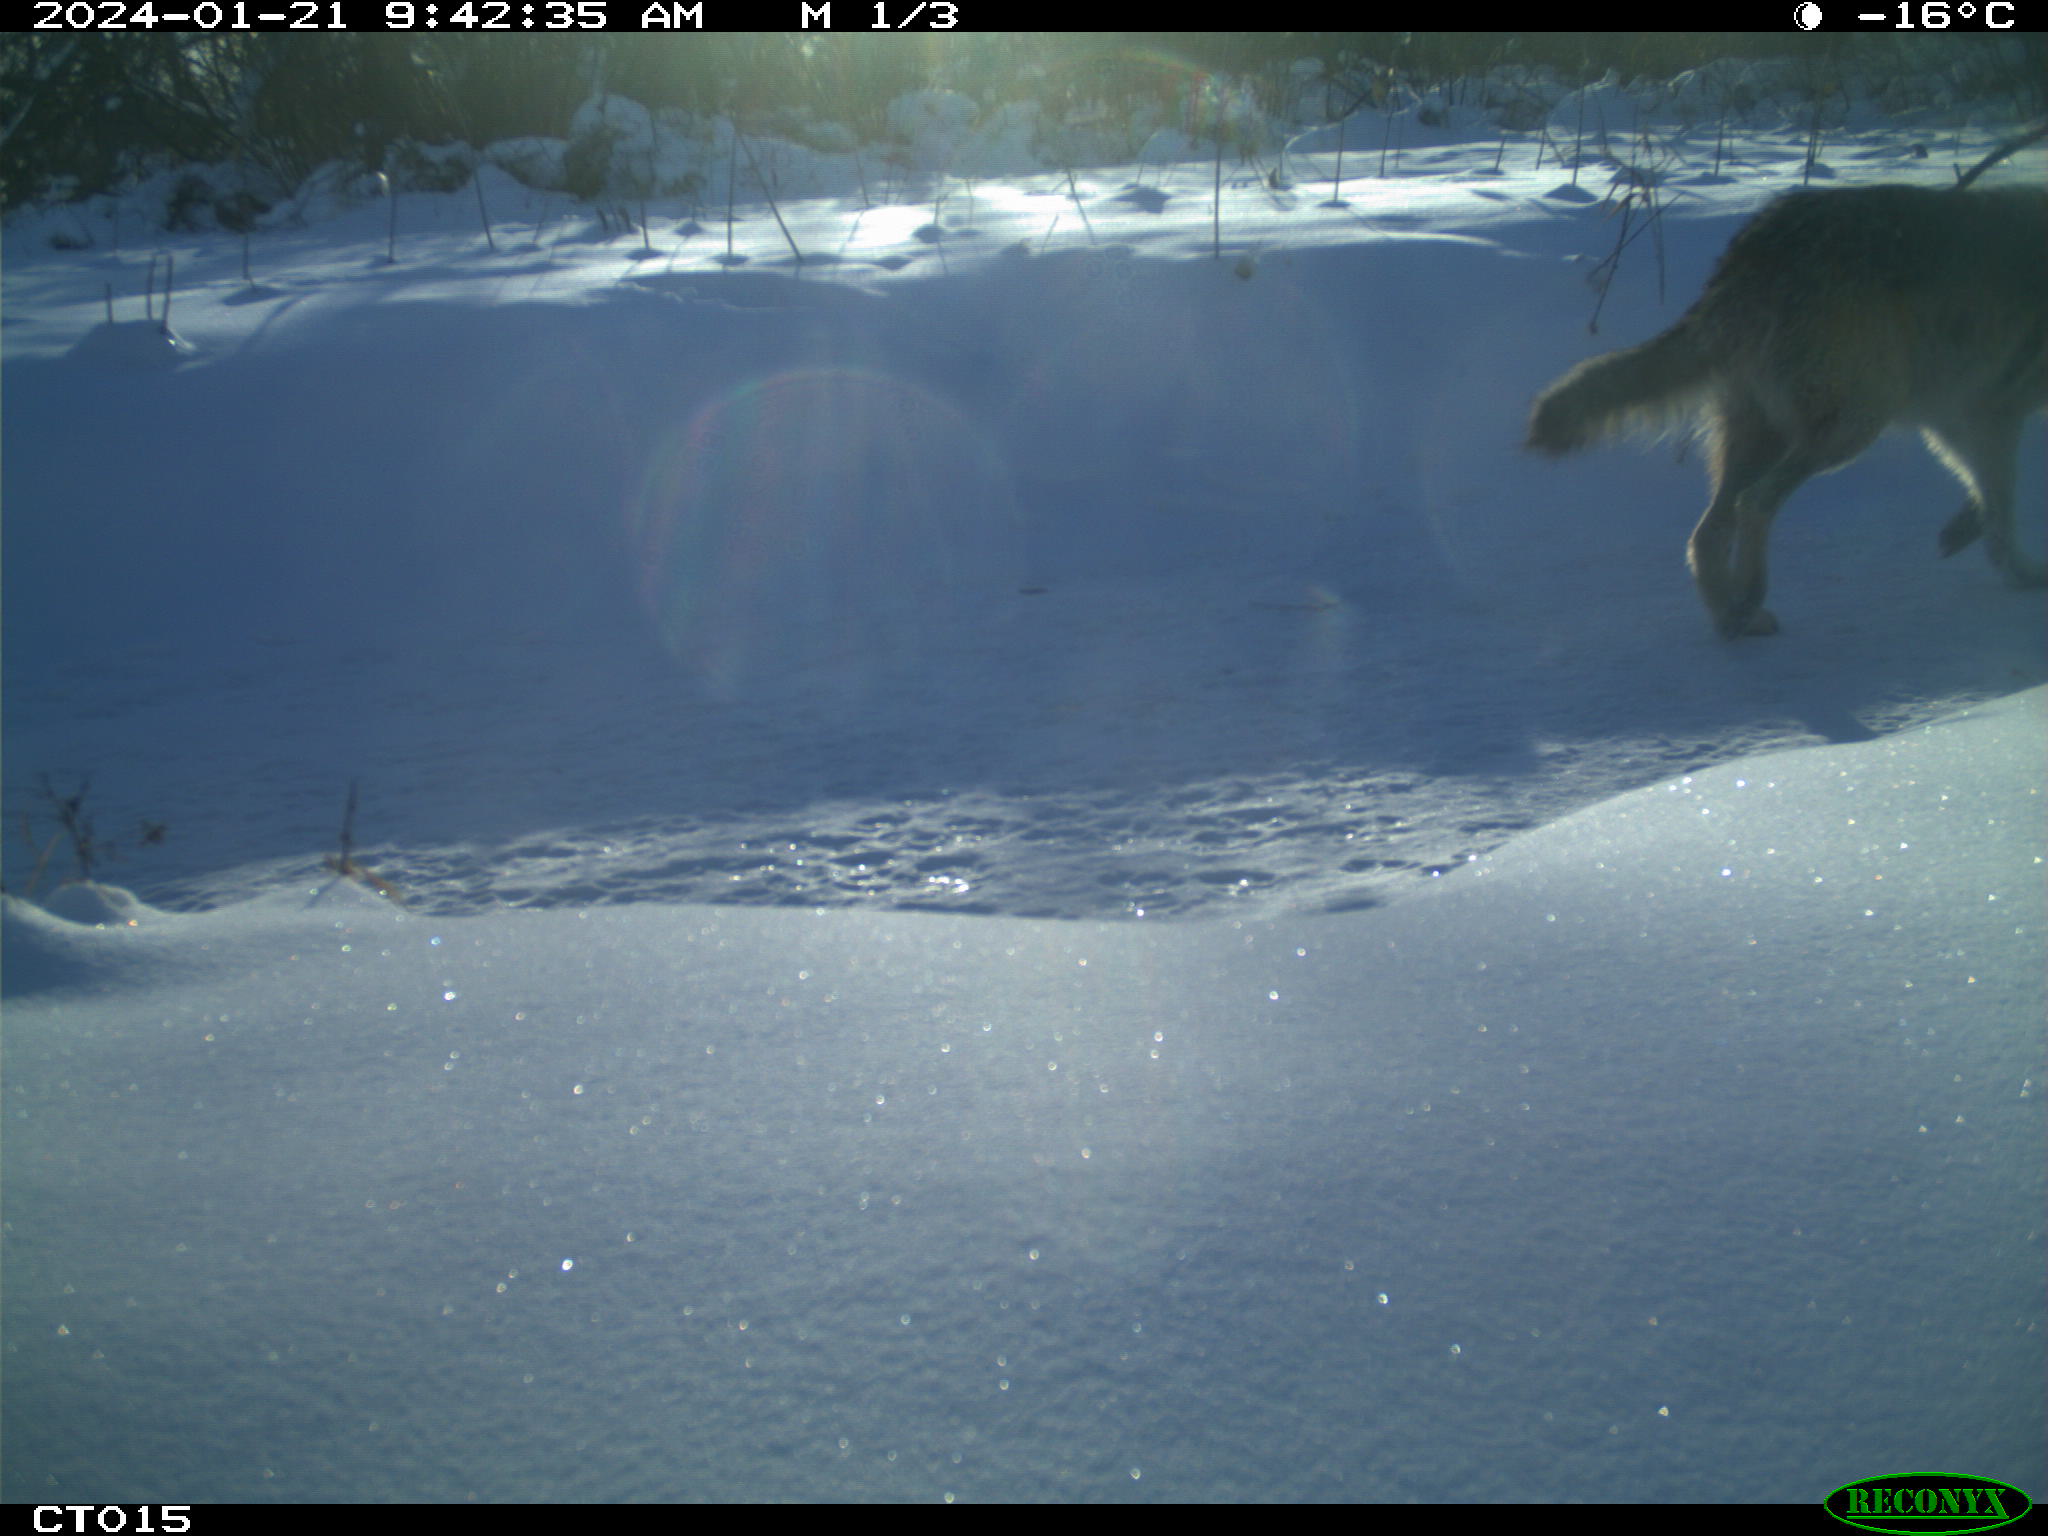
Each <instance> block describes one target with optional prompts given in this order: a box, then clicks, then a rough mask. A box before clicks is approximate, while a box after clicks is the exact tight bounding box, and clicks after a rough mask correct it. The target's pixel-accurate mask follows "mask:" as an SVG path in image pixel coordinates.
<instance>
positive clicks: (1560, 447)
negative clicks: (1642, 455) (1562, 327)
mask: <svg viewBox="0 0 2048 1536" xmlns="http://www.w3.org/2000/svg"><path fill="white" fill-rule="evenodd" d="M1713 382H1714V362H1713V359H1712V358H1711V357H1709V356H1708V354H1707V351H1706V349H1705V347H1704V346H1703V345H1702V337H1701V327H1700V326H1699V324H1698V323H1697V322H1696V321H1695V319H1694V317H1693V316H1692V315H1687V316H1686V317H1685V318H1684V319H1682V320H1680V321H1679V322H1678V324H1676V325H1674V326H1673V327H1672V328H1671V329H1670V330H1668V331H1666V332H1665V333H1664V334H1663V335H1662V336H1659V337H1657V338H1656V339H1655V340H1652V341H1646V342H1644V343H1643V344H1642V345H1641V346H1639V347H1630V348H1628V349H1626V350H1625V351H1621V352H1610V353H1608V354H1607V355H1606V356H1604V357H1595V358H1591V359H1589V360H1587V361H1586V362H1583V363H1581V364H1579V366H1578V367H1576V368H1574V369H1573V370H1572V371H1571V372H1570V373H1567V374H1566V375H1565V376H1564V377H1563V378H1561V379H1559V380H1558V381H1557V382H1556V383H1555V384H1553V385H1551V386H1550V388H1548V389H1546V390H1544V391H1543V393H1542V394H1540V395H1538V396H1537V397H1536V404H1535V407H1534V409H1532V410H1531V411H1530V413H1529V438H1528V446H1529V447H1531V448H1533V449H1535V450H1536V451H1537V452H1539V453H1570V452H1572V451H1573V450H1574V449H1578V448H1583V447H1585V446H1586V445H1587V444H1588V443H1591V442H1594V441H1596V440H1598V439H1600V438H1603V437H1609V436H1612V435H1614V434H1616V433H1619V432H1630V431H1643V432H1652V433H1655V432H1663V431H1669V430H1670V429H1672V428H1673V427H1678V426H1683V425H1687V424H1689V423H1690V422H1691V421H1692V420H1693V419H1694V418H1695V417H1696V416H1697V415H1698V412H1699V408H1700V406H1701V405H1702V404H1703V403H1704V402H1705V400H1706V397H1707V395H1708V394H1709V393H1710V391H1711V389H1712V386H1713Z"/></svg>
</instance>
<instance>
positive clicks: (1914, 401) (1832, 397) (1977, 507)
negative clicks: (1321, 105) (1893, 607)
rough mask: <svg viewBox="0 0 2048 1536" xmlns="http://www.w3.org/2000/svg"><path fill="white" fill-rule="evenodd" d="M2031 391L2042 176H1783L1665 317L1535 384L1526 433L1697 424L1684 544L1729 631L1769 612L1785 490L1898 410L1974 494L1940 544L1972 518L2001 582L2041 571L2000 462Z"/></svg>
mask: <svg viewBox="0 0 2048 1536" xmlns="http://www.w3.org/2000/svg"><path fill="white" fill-rule="evenodd" d="M2044 405H2048V189H2044V188H2040V187H2032V186H2025V187H2010V188H2002V189H1996V190H1988V191H1987V190H1972V191H1963V190H1960V189H1955V188H1951V189H1947V190H1934V189H1930V188H1922V187H1904V186H1879V187H1857V188H1844V189H1839V190H1830V191H1820V192H1792V193H1788V194H1786V195H1785V196H1783V197H1780V198H1778V199H1777V200H1776V201H1774V202H1772V203H1770V204H1769V205H1768V206H1767V207H1765V208H1764V210H1763V211H1762V212H1761V213H1759V214H1758V215H1757V216H1756V217H1755V218H1754V219H1752V220H1751V221H1750V222H1749V224H1748V225H1746V226H1745V227H1744V228H1743V229H1742V230H1741V232H1740V233H1738V234H1737V235H1736V237H1735V238H1734V240H1733V241H1731V242H1730V243H1729V246H1728V249H1727V250H1726V251H1725V252H1724V253H1723V254H1722V256H1721V260H1720V263H1719V265H1717V266H1716V267H1715V269H1714V275H1713V276H1712V277H1711V278H1710V279H1709V280H1708V282H1707V286H1706V290H1705V292H1703V293H1702V294H1701V295H1700V298H1699V302H1698V303H1696V304H1694V305H1693V307H1692V308H1691V309H1690V310H1688V311H1687V312H1686V313H1685V315H1684V316H1683V317H1682V318H1681V319H1680V320H1679V322H1678V323H1677V324H1676V325H1674V326H1672V327H1671V329H1670V330H1668V331H1666V332H1665V333H1664V334H1663V335H1661V336H1659V337H1657V338H1655V339H1654V340H1652V341H1648V342H1645V343H1644V344H1643V345H1641V346H1639V347H1631V348H1629V349H1628V350H1627V351H1623V352H1610V353H1608V354H1607V355H1606V356H1604V357H1596V358H1593V359H1591V360H1590V361H1588V362H1584V363H1581V364H1579V366H1578V367H1576V368H1574V369H1572V370H1571V372H1569V373H1567V374H1565V375H1564V376H1563V377H1562V378H1560V379H1559V380H1558V381H1557V382H1556V383H1554V384H1552V385H1551V386H1550V387H1549V388H1548V389H1546V390H1544V391H1543V393H1542V394H1541V395H1539V396H1537V398H1536V404H1535V408H1534V409H1533V411H1532V412H1531V414H1530V417H1529V438H1528V446H1529V447H1531V448H1533V449H1536V450H1538V451H1539V452H1543V453H1550V454H1562V453H1570V452H1572V451H1573V450H1575V449H1578V448H1583V447H1585V446H1586V445H1587V444H1589V443H1591V442H1593V441H1595V440H1596V439H1599V438H1602V437H1606V436H1609V435H1611V434H1614V433H1616V432H1623V431H1631V430H1637V431H1641V430H1648V431H1653V432H1654V431H1663V430H1670V429H1671V428H1673V427H1684V426H1691V427H1693V428H1695V429H1696V430H1697V431H1698V432H1699V433H1700V435H1701V437H1702V438H1703V439H1704V441H1705V444H1706V448H1707V468H1708V473H1709V475H1710V476H1711V479H1712V487H1713V492H1712V500H1711V501H1710V502H1709V504H1708V506H1707V510H1706V514H1705V515H1704V516H1703V517H1702V518H1701V519H1700V521H1699V526H1698V527H1696V528H1694V529H1693V533H1692V539H1691V541H1690V542H1689V544H1688V545H1687V548H1686V559H1687V563H1688V564H1689V565H1690V567H1691V568H1692V577H1693V582H1694V585H1695V586H1697V587H1698V589H1699V594H1700V600H1701V601H1702V602H1704V603H1705V604H1706V608H1707V612H1708V614H1709V615H1711V616H1712V618H1713V621H1714V624H1715V626H1716V628H1718V629H1719V630H1720V632H1721V633H1722V634H1723V635H1726V636H1728V637H1730V638H1733V637H1734V636H1737V635H1767V634H1771V633H1773V632H1775V631H1776V629H1777V627H1778V623H1777V620H1776V619H1775V618H1773V617H1772V616H1771V614H1770V613H1769V611H1767V610H1766V609H1765V608H1764V606H1763V598H1764V590H1765V585H1766V581H1767V572H1766V569H1765V564H1766V545H1767V543H1768V542H1769V539H1770V531H1771V520H1772V518H1774V517H1775V516H1776V515H1777V512H1778V508H1779V506H1780V505H1782V504H1783V502H1784V500H1785V498H1786V497H1787V496H1789V495H1791V494H1792V492H1793V491H1795V490H1797V489H1798V488H1799V487H1800V486H1801V485H1803V484H1804V483H1805V482H1806V481H1807V480H1809V479H1811V478H1812V477H1813V476H1815V475H1819V474H1825V473H1826V472H1828V471H1829V470H1834V469H1840V468H1841V467H1842V466H1843V465H1845V464H1847V463H1849V462H1850V461H1851V460H1852V459H1854V458H1856V457H1857V456H1858V455H1859V454H1861V453H1862V452H1863V451H1864V449H1866V448H1868V447H1869V446H1870V445H1871V443H1872V442H1874V441H1875V440H1876V439H1877V436H1878V434H1879V433H1880V432H1882V431H1883V430H1884V429H1885V428H1886V427H1887V426H1892V425H1903V426H1912V427H1917V428H1919V430H1920V432H1921V434H1922V436H1924V437H1925V438H1926V440H1927V445H1928V447H1929V448H1931V449H1932V450H1933V451H1934V453H1935V455H1936V457H1938V458H1939V459H1940V460H1941V461H1942V462H1943V463H1944V464H1946V465H1947V466H1948V467H1949V468H1950V469H1951V470H1952V471H1954V473H1955V476H1956V478H1957V479H1958V480H1960V481H1962V483H1963V486H1964V489H1965V490H1966V491H1968V493H1969V499H1968V500H1967V501H1966V502H1965V503H1964V504H1963V508H1962V510H1961V511H1959V512H1958V513H1956V515H1955V516H1954V517H1952V518H1950V519H1949V521H1948V523H1947V524H1946V525H1945V526H1944V527H1943V528H1942V530H1941V534H1940V538H1939V547H1940V550H1941V553H1942V554H1944V555H1950V554H1954V553H1955V552H1956V551H1957V550H1959V549H1961V548H1963V547H1964V546H1965V545H1966V544H1969V543H1971V542H1972V541H1973V540H1975V539H1977V538H1978V537H1980V536H1981V537H1982V538H1983V540H1984V548H1985V551H1986V553H1987V554H1989V555H1990V557H1991V563H1992V565H1993V566H1994V567H1996V568H1997V569H1998V571H1999V572H2000V573H2001V574H2002V575H2003V576H2004V577H2005V579H2006V580H2007V581H2008V582H2009V583H2011V584H2012V585H2014V586H2018V587H2038V586H2040V585H2042V584H2043V579H2044V577H2043V570H2042V567H2041V566H2040V565H2038V564H2036V563H2035V562H2034V561H2032V560H2031V559H2029V558H2028V557H2027V556H2026V555H2024V554H2023V553H2021V551H2020V550H2019V548H2018V547H2017V545H2016V544H2015V542H2014V537H2013V475H2014V459H2015V456H2016V453H2017V450H2018V446H2019V436H2020V429H2021V427H2022V425H2023V424H2024V422H2025V421H2026V419H2027V417H2028V415H2029V414H2030V413H2032V412H2034V411H2036V410H2039V409H2041V408H2042V407H2043V406H2044Z"/></svg>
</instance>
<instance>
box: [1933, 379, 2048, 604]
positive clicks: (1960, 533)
mask: <svg viewBox="0 0 2048 1536" xmlns="http://www.w3.org/2000/svg"><path fill="white" fill-rule="evenodd" d="M2020 427H2021V418H2020V417H2018V416H2016V415H2014V414H2012V413H2011V412H2009V411H2000V412H1980V413H1976V414H1972V415H1969V416H1964V417H1959V418H1956V419H1954V420H1948V421H1942V422H1939V423H1936V424H1934V425H1931V426H1929V427H1927V428H1926V429H1925V430H1924V432H1923V434H1922V435H1923V436H1925V437H1926V439H1927V446H1928V447H1929V448H1931V449H1933V450H1934V454H1935V457H1937V458H1939V459H1940V460H1941V461H1942V463H1944V464H1946V465H1947V466H1948V467H1949V469H1950V470H1951V471H1952V472H1953V473H1954V475H1955V477H1956V478H1957V479H1958V480H1960V481H1962V482H1963V486H1964V488H1965V489H1966V490H1968V491H1969V493H1970V500H1969V502H1968V503H1967V504H1966V505H1965V506H1964V508H1963V510H1962V511H1960V512H1958V513H1957V514H1956V515H1955V516H1954V517H1952V518H1950V519H1949V520H1948V523H1947V525H1946V526H1945V527H1943V529H1942V530H1941V551H1942V553H1943V554H1945V555H1946V554H1953V553H1955V551H1956V550H1958V549H1961V548H1963V547H1964V546H1965V545H1967V544H1968V543H1969V542H1970V541H1971V539H1973V538H1974V537H1976V536H1977V535H1979V534H1981V535H1983V538H1984V553H1985V554H1986V555H1988V556H1989V557H1990V559H1991V564H1992V567H1993V568H1994V569H1995V570H1997V572H1998V573H1999V574H2000V575H2001V576H2003V577H2004V578H2005V580H2006V584H2007V585H2008V586H2014V587H2039V586H2044V585H2048V570H2044V569H2043V568H2042V566H2041V565H2040V564H2039V563H2038V562H2037V561H2035V560H2033V559H2032V558H2031V557H2029V556H2028V555H2026V554H2025V553H2023V552H2022V551H2021V549H2020V547H2019V543H2018V540H2017V539H2016V537H2015V535H2014V530H2013V483H2014V478H2015V472H2014V465H2015V462H2016V461H2017V458H2018V455H2019V444H2020Z"/></svg>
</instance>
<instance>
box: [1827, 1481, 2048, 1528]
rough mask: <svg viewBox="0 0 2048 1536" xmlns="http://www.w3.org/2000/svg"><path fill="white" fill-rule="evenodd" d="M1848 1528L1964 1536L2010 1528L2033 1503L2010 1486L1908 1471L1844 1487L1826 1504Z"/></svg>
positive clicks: (1845, 1484)
mask: <svg viewBox="0 0 2048 1536" xmlns="http://www.w3.org/2000/svg"><path fill="white" fill-rule="evenodd" d="M1823 1504H1824V1507H1825V1508H1826V1510H1827V1512H1828V1513H1829V1514H1831V1515H1833V1516H1834V1517H1835V1518H1836V1519H1837V1520H1839V1521H1841V1522H1842V1523H1843V1524H1844V1525H1859V1526H1861V1527H1862V1528H1863V1529H1864V1530H1866V1531H1906V1532H1911V1533H1913V1536H1919V1533H1921V1532H1923V1531H1924V1532H1929V1533H1934V1532H1939V1533H1940V1536H1962V1533H1963V1532H1965V1531H1989V1530H1993V1529H1995V1528H1996V1527H1998V1526H2001V1525H2010V1524H2011V1523H2012V1522H2013V1521H2015V1520H2017V1519H2019V1517H2020V1516H2021V1515H2024V1514H2025V1513H2026V1512H2027V1511H2028V1510H2030V1509H2032V1508H2033V1507H2034V1501H2033V1500H2032V1499H2030V1498H2028V1497H2027V1496H2026V1495H2025V1494H2024V1493H2021V1492H2020V1491H2019V1489H2017V1488H2015V1487H2013V1486H2012V1485H2011V1484H2010V1483H1997V1482H1993V1481H1992V1480H1991V1479H1990V1478H1988V1477H1958V1476H1956V1475H1954V1474H1953V1473H1948V1472H1906V1473H1902V1474H1900V1475H1899V1476H1897V1477H1866V1478H1864V1479H1862V1480H1861V1481H1860V1482H1854V1483H1844V1484H1843V1485H1842V1486H1841V1487H1839V1488H1837V1489H1836V1490H1835V1491H1834V1492H1833V1493H1831V1494H1829V1495H1828V1496H1827V1498H1826V1499H1825V1500H1824V1501H1823Z"/></svg>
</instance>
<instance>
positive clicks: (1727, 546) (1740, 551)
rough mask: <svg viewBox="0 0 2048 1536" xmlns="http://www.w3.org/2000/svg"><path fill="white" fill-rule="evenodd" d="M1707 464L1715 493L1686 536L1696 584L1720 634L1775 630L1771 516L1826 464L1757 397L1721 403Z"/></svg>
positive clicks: (1729, 635)
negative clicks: (1770, 603)
mask: <svg viewBox="0 0 2048 1536" xmlns="http://www.w3.org/2000/svg"><path fill="white" fill-rule="evenodd" d="M1708 467H1709V471H1710V473H1711V476H1712V480H1713V499H1712V500H1711V501H1710V502H1708V504H1707V510H1706V512H1705V513H1704V514H1703V515H1702V516H1701V518H1700V520H1699V524H1698V526H1697V527H1695V528H1694V529H1693V531H1692V537H1691V539H1689V540H1688V541H1687V543H1686V551H1685V555H1686V564H1687V566H1688V567H1690V568H1691V570H1692V579H1693V585H1694V586H1695V587H1696V588H1697V589H1698V591H1699V595H1700V602H1701V603H1702V604H1704V605H1705V607H1706V610H1707V615H1708V617H1710V618H1711V619H1712V620H1713V621H1714V628H1715V629H1717V630H1718V631H1720V633H1721V635H1722V636H1723V637H1724V638H1725V639H1729V640H1734V639H1737V638H1738V637H1740V636H1743V635H1773V634H1776V633H1777V632H1778V621H1777V619H1776V617H1775V616H1773V615H1772V613H1771V612H1770V610H1769V609H1767V608H1765V607H1764V606H1763V601H1764V594H1765V592H1766V591H1767V590H1768V588H1769V584H1770V571H1769V544H1770V537H1771V522H1772V519H1774V518H1775V517H1776V516H1777V515H1778V508H1779V507H1781V506H1782V505H1784V502H1785V498H1786V497H1787V496H1790V495H1791V494H1792V493H1793V492H1794V491H1796V490H1798V489H1799V487H1800V486H1802V485H1804V484H1805V483H1806V482H1807V481H1808V480H1809V479H1811V478H1812V477H1813V476H1814V475H1817V474H1819V473H1820V472H1821V471H1822V470H1824V469H1826V468H1828V467H1829V466H1828V463H1827V462H1826V461H1825V460H1822V459H1820V458H1818V457H1816V456H1815V455H1813V454H1812V453H1810V452H1809V451H1807V450H1806V449H1804V448H1802V447H1800V446H1798V445H1796V444H1793V443H1790V442H1788V441H1787V439H1786V437H1785V434H1784V433H1782V432H1781V431H1779V430H1778V428H1776V427H1775V426H1773V425H1772V424H1771V422H1770V421H1769V419H1768V418H1767V417H1766V416H1765V415H1764V413H1763V411H1762V410H1761V409H1760V408H1759V407H1758V406H1757V405H1756V403H1755V402H1754V401H1752V400H1749V399H1747V398H1734V399H1725V400H1723V401H1722V402H1721V405H1720V407H1719V410H1718V413H1717V419H1716V420H1715V422H1714V427H1713V433H1712V439H1711V452H1710V455H1709V465H1708Z"/></svg>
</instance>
